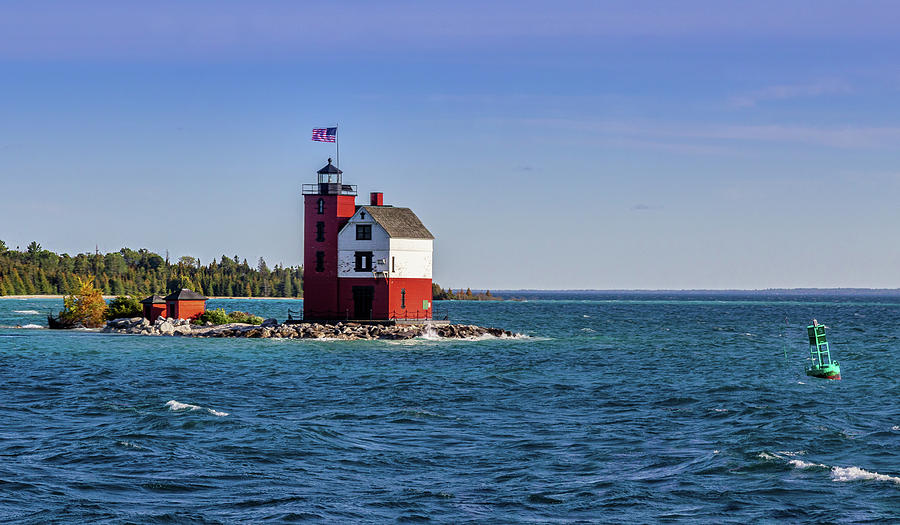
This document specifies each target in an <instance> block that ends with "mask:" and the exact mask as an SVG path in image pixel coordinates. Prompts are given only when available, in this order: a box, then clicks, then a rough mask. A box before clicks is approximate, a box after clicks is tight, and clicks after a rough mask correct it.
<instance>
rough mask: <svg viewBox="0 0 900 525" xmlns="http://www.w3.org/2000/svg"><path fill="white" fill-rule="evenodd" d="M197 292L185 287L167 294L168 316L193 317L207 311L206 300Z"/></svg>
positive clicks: (174, 317)
mask: <svg viewBox="0 0 900 525" xmlns="http://www.w3.org/2000/svg"><path fill="white" fill-rule="evenodd" d="M207 299H208V298H207V297H204V296H202V295H200V294H198V293H197V292H194V291H191V290H188V289H186V288H183V289H181V290H178V291H177V292H175V293H172V294H169V295H167V296H166V299H165V300H166V316H167V317H171V318H173V319H193V318H194V317H197V316H198V315H200V314H202V313H203V312H205V311H206V300H207Z"/></svg>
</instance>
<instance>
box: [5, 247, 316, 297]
mask: <svg viewBox="0 0 900 525" xmlns="http://www.w3.org/2000/svg"><path fill="white" fill-rule="evenodd" d="M260 262H262V263H263V264H261V265H257V268H251V267H250V265H249V264H247V261H246V260H245V261H243V262H241V259H239V258H238V257H237V256H235V257H233V258H230V257H225V256H224V255H223V256H222V259H221V260H220V261H212V262H210V263H209V264H207V265H206V266H201V265H200V261H199V260H197V259H196V258H194V257H190V256H185V257H181V258H180V259H179V260H178V262H177V263H175V264H168V263H166V261H165V259H164V258H163V257H161V256H160V255H158V254H155V253H152V252H150V251H148V250H146V249H143V248H142V249H140V250H132V249H130V248H122V249H121V250H119V251H118V252H112V253H107V254H97V253H81V254H77V255H74V256H70V255H69V254H65V253H63V254H56V253H53V252H50V251H48V250H45V249H43V248H42V247H41V245H40V244H38V243H37V241H34V242H32V243H31V244H29V245H28V247H27V249H26V250H25V251H18V250H9V249H7V248H6V244H5V243H2V242H0V282H2V283H3V284H2V286H0V293H4V294H6V295H26V294H60V295H65V294H73V293H75V292H77V285H76V280H77V279H79V278H80V279H82V280H89V281H92V282H93V283H94V286H95V287H96V288H98V289H99V290H100V291H101V292H102V293H103V294H105V295H133V296H136V297H141V298H143V297H146V296H148V295H150V294H152V293H162V294H164V295H165V294H166V293H169V292H174V291H176V290H179V289H181V288H188V289H191V290H194V291H196V292H199V293H202V294H204V295H207V296H212V297H215V296H226V297H230V296H251V295H252V296H258V295H262V294H263V293H265V294H266V295H270V296H275V297H298V296H300V294H301V293H302V290H303V282H302V279H303V269H302V268H300V267H287V268H286V267H283V266H276V267H275V268H274V269H270V268H268V266H267V265H265V264H264V263H265V261H260Z"/></svg>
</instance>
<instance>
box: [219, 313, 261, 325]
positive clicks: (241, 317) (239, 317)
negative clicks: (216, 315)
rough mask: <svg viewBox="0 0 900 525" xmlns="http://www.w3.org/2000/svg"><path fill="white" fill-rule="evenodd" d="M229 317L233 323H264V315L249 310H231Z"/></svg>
mask: <svg viewBox="0 0 900 525" xmlns="http://www.w3.org/2000/svg"><path fill="white" fill-rule="evenodd" d="M228 318H229V319H230V320H231V321H230V322H232V323H247V324H262V322H263V318H262V317H260V316H258V315H253V314H248V313H247V312H237V311H235V312H231V313H230V314H228Z"/></svg>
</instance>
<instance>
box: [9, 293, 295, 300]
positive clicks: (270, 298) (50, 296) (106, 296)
mask: <svg viewBox="0 0 900 525" xmlns="http://www.w3.org/2000/svg"><path fill="white" fill-rule="evenodd" d="M126 295H127V294H126ZM63 297H65V295H58V294H57V295H0V299H62V298H63ZM116 297H117V296H115V295H104V296H103V298H104V299H115V298H116ZM209 299H244V300H253V301H256V300H263V301H275V300H278V301H281V300H285V301H288V300H294V301H299V300H302V299H303V298H302V297H224V296H214V297H209Z"/></svg>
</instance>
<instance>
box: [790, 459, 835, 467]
mask: <svg viewBox="0 0 900 525" xmlns="http://www.w3.org/2000/svg"><path fill="white" fill-rule="evenodd" d="M788 463H790V464H791V465H792V466H793V467H795V468H828V465H823V464H821V463H810V462H809V461H803V460H802V459H792V460H790V461H788Z"/></svg>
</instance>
